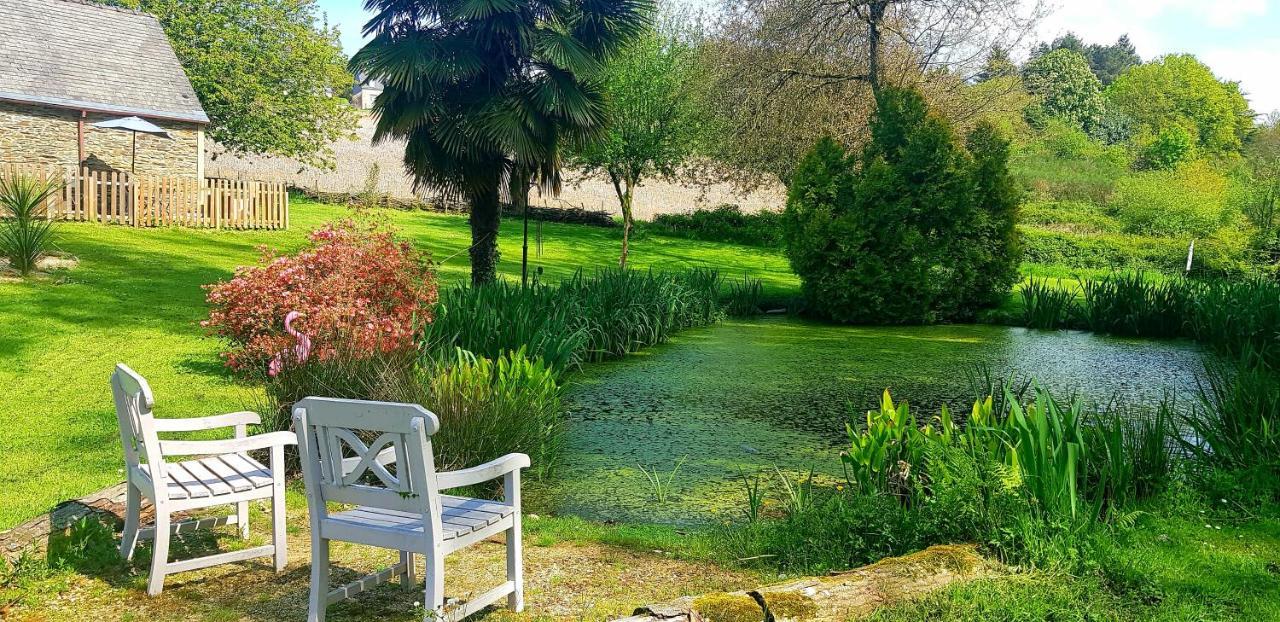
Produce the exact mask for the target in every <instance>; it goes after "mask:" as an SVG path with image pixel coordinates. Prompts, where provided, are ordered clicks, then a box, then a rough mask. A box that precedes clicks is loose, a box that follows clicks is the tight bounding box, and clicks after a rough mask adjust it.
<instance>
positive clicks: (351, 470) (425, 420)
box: [293, 397, 440, 535]
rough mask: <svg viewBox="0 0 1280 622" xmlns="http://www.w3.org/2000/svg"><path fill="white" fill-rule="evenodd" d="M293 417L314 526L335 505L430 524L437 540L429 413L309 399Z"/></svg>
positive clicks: (434, 427)
mask: <svg viewBox="0 0 1280 622" xmlns="http://www.w3.org/2000/svg"><path fill="white" fill-rule="evenodd" d="M293 412H294V420H295V422H296V424H297V429H296V430H295V432H297V435H298V452H299V454H300V455H301V458H302V468H303V470H304V472H305V474H306V475H307V476H309V477H306V478H304V479H305V480H306V483H307V485H308V489H309V490H308V491H307V492H308V493H309V495H310V496H312V499H311V503H310V506H311V511H312V517H313V519H323V518H325V517H326V516H327V510H326V508H325V504H326V503H327V502H330V501H334V502H338V503H348V504H355V505H363V506H367V507H373V508H380V509H385V510H396V511H401V512H412V513H415V514H421V515H423V517H424V519H428V521H427V522H429V523H431V524H428V525H427V533H428V534H429V535H438V534H439V533H440V494H439V489H438V488H437V486H436V470H435V460H434V458H433V457H432V455H431V435H432V434H435V433H436V431H437V430H438V429H439V428H440V423H439V421H438V420H437V419H436V416H435V415H434V414H432V413H431V412H430V411H428V410H427V409H425V408H423V407H421V406H419V405H417V404H397V403H391V402H371V401H362V400H340V399H331V398H323V397H308V398H306V399H304V400H302V401H300V402H298V403H297V404H295V405H294V410H293ZM366 439H371V440H369V441H368V442H366ZM390 458H394V461H393V460H391V459H390ZM388 464H394V471H392V470H391V469H389V468H388V466H387V465H388ZM313 524H317V523H316V522H315V521H313Z"/></svg>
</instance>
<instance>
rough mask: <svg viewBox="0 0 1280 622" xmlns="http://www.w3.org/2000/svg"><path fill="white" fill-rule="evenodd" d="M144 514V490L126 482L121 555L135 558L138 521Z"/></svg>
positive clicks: (126, 558)
mask: <svg viewBox="0 0 1280 622" xmlns="http://www.w3.org/2000/svg"><path fill="white" fill-rule="evenodd" d="M141 514H142V492H141V491H139V490H138V488H137V487H136V486H134V485H133V483H132V482H126V483H125V505H124V531H123V532H122V533H121V534H120V557H123V558H124V559H125V560H126V561H132V560H133V550H134V549H135V548H137V545H138V521H139V520H140V515H141Z"/></svg>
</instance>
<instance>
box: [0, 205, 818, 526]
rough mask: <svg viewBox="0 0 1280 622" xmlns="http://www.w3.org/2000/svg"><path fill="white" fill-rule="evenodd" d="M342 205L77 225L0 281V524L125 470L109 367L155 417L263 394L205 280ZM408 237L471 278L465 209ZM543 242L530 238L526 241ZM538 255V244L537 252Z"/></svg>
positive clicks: (563, 227)
mask: <svg viewBox="0 0 1280 622" xmlns="http://www.w3.org/2000/svg"><path fill="white" fill-rule="evenodd" d="M346 213H347V210H345V209H344V208H337V207H332V206H326V205H321V204H317V203H314V202H309V201H303V200H295V201H294V202H293V212H292V229H291V230H290V231H283V232H230V231H201V230H190V229H129V228H125V227H118V226H101V225H94V224H81V223H68V224H66V225H64V226H62V227H60V228H59V230H58V233H57V236H56V238H55V244H56V247H57V248H58V249H59V250H62V251H65V252H68V253H71V254H73V255H75V256H76V257H78V258H79V260H80V265H79V267H78V268H76V269H75V270H72V271H70V272H68V273H65V274H62V275H59V276H57V277H55V279H54V280H33V281H28V282H23V283H11V282H3V283H0V326H3V327H4V330H3V331H0V361H2V362H3V364H2V365H0V387H3V388H4V389H5V394H6V395H7V396H9V398H8V402H7V403H6V404H5V406H4V407H3V408H0V427H3V428H4V429H5V430H6V431H7V432H6V434H5V435H4V436H3V437H0V455H4V456H5V460H4V463H5V468H4V469H3V470H2V471H0V489H3V490H4V491H5V503H4V504H0V529H6V528H9V527H12V526H13V525H15V524H17V523H19V522H21V521H22V520H25V519H27V518H30V517H32V516H34V515H36V514H39V513H40V512H43V511H46V510H48V509H49V508H50V507H52V506H53V505H54V504H56V503H57V502H59V501H61V500H64V499H68V498H74V497H77V496H80V495H83V494H85V493H88V492H91V491H93V490H96V489H98V488H101V487H103V486H106V485H109V484H112V483H115V482H117V481H119V480H120V479H121V478H122V474H121V472H120V469H121V457H120V448H119V437H118V432H117V429H116V420H115V415H114V412H113V410H112V405H111V395H110V390H109V387H108V384H107V378H108V377H109V375H110V372H111V369H112V367H113V366H114V365H115V363H117V362H120V361H125V362H128V363H129V364H130V365H131V366H132V367H133V368H134V369H137V370H138V371H139V372H141V373H143V374H144V375H146V376H147V378H148V379H149V380H150V381H151V385H152V388H153V389H154V390H155V392H156V399H157V404H156V412H157V414H158V415H159V416H162V417H183V416H198V415H208V414H211V413H216V412H228V411H233V410H238V409H242V408H244V407H246V406H253V405H257V404H260V403H261V402H262V400H261V397H260V395H259V393H258V389H257V388H255V387H252V386H248V385H245V384H242V383H239V382H237V381H236V380H235V379H234V378H233V377H232V376H231V375H229V374H228V373H226V371H225V370H224V369H223V367H222V365H221V363H220V361H219V360H218V356H217V354H218V352H219V351H220V349H221V346H222V344H220V343H219V342H218V341H217V340H214V339H210V338H207V337H205V336H204V332H203V330H202V329H201V328H200V326H199V322H200V320H202V319H204V318H205V317H206V315H207V307H206V305H205V302H204V291H203V290H202V289H201V286H202V285H204V284H207V283H212V282H215V281H218V280H221V279H226V278H228V277H230V276H231V274H232V271H233V270H234V268H235V267H236V266H239V265H247V264H251V263H253V262H254V260H255V259H256V258H257V255H258V250H257V249H258V247H260V246H263V245H265V246H269V247H271V248H275V249H278V250H281V251H283V252H290V251H293V250H295V249H297V248H298V247H300V246H301V245H302V244H303V242H304V239H305V233H306V232H307V231H309V230H311V229H313V228H315V227H318V226H319V225H321V224H322V223H324V222H326V221H330V220H333V219H335V218H340V217H342V216H343V215H345V214H346ZM386 216H387V218H389V219H390V221H391V223H392V224H393V225H394V226H396V227H397V228H399V230H400V232H401V234H402V235H403V236H404V237H405V238H407V239H409V240H412V241H413V242H414V244H415V245H417V246H419V247H420V248H422V249H424V250H427V251H429V252H431V254H432V255H433V257H434V258H435V260H436V261H437V262H438V263H439V266H438V268H439V273H440V275H441V278H442V280H443V281H445V282H446V283H448V282H461V281H464V280H465V279H466V277H467V274H468V264H467V254H466V248H467V245H468V244H469V241H470V231H469V229H468V226H467V222H466V219H465V217H462V216H451V215H440V214H430V213H423V212H387V213H386ZM616 235H617V233H616V232H614V231H612V230H609V229H601V228H596V227H586V226H581V225H568V224H554V223H546V224H544V225H543V227H542V244H541V247H542V252H541V253H540V254H537V253H531V254H533V257H532V258H531V265H533V266H534V267H535V268H541V269H542V273H543V279H544V280H548V279H550V280H554V281H558V280H559V279H560V278H566V277H569V276H571V275H573V273H574V272H575V271H576V270H578V269H579V268H586V269H591V268H593V267H597V266H608V265H612V264H613V263H615V262H616V254H617V251H618V240H617V239H615V236H616ZM533 246H534V244H533V243H532V242H531V247H533ZM500 247H501V251H502V255H503V257H502V262H501V263H500V265H499V268H500V270H501V272H502V273H503V274H504V275H507V276H509V277H516V278H518V277H519V274H520V227H519V223H518V222H516V221H514V220H508V221H506V222H504V223H503V228H502V235H501V238H500ZM531 250H533V249H532V248H531ZM631 264H632V265H633V266H634V267H637V268H650V267H652V268H657V269H664V270H678V269H683V268H689V267H696V266H707V267H712V268H716V269H718V270H719V271H720V273H721V274H722V275H723V276H724V277H726V278H728V279H734V278H739V277H740V276H742V275H744V274H750V275H752V276H754V277H756V278H759V279H760V280H761V281H762V283H763V284H764V287H765V288H766V290H767V291H768V292H770V293H771V294H772V295H777V296H779V297H783V296H787V295H789V294H790V293H791V292H794V291H795V290H796V288H797V281H796V279H795V277H794V276H793V275H792V274H791V272H790V270H789V269H788V267H787V263H786V259H785V258H783V257H782V256H781V255H779V254H778V253H776V252H773V251H769V250H764V249H759V248H751V247H744V246H737V245H732V244H719V243H712V242H699V241H692V240H676V239H663V238H653V239H649V240H645V241H644V243H643V244H639V245H637V246H636V247H635V248H634V249H633V252H632V254H631Z"/></svg>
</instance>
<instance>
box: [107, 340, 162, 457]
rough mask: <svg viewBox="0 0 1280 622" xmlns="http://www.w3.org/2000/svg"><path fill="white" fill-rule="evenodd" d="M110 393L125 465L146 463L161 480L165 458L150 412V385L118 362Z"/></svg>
mask: <svg viewBox="0 0 1280 622" xmlns="http://www.w3.org/2000/svg"><path fill="white" fill-rule="evenodd" d="M111 393H112V395H113V396H114V397H115V402H116V419H117V421H118V423H119V424H120V444H121V445H123V446H124V461H125V468H132V467H141V466H142V465H143V464H145V465H146V468H148V469H149V472H150V474H151V478H152V479H153V480H155V481H160V480H161V479H163V478H164V476H165V471H164V457H163V456H162V455H161V454H160V437H159V436H158V435H157V434H156V426H155V417H154V415H153V414H152V408H153V406H154V405H155V398H154V397H153V396H152V395H151V386H150V385H148V384H147V380H146V378H143V377H142V376H139V375H138V372H135V371H133V370H132V369H129V366H128V365H125V364H124V363H119V364H117V365H116V370H115V372H114V373H113V374H111Z"/></svg>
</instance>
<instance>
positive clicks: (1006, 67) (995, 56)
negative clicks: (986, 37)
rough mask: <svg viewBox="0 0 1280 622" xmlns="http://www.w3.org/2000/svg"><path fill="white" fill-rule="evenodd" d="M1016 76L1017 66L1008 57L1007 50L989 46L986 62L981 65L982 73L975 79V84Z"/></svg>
mask: <svg viewBox="0 0 1280 622" xmlns="http://www.w3.org/2000/svg"><path fill="white" fill-rule="evenodd" d="M1016 75H1018V66H1017V65H1016V64H1014V62H1013V59H1012V58H1010V57H1009V50H1007V49H1005V48H1004V47H1002V46H999V45H994V46H991V51H990V52H987V60H985V61H984V62H983V63H982V71H980V72H978V75H977V76H976V77H975V81H976V82H988V81H990V80H995V79H997V78H1005V77H1008V76H1016Z"/></svg>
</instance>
